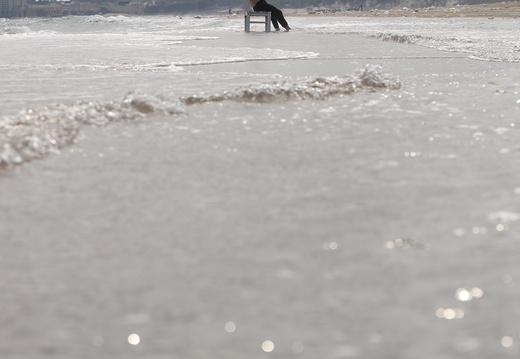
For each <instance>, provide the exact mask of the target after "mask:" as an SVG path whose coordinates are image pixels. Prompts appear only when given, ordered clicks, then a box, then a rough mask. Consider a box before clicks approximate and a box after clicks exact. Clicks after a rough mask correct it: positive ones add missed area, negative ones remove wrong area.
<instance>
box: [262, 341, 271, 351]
mask: <svg viewBox="0 0 520 359" xmlns="http://www.w3.org/2000/svg"><path fill="white" fill-rule="evenodd" d="M262 350H263V351H264V352H266V353H270V352H272V351H273V350H274V343H273V342H272V341H270V340H266V341H265V342H263V343H262Z"/></svg>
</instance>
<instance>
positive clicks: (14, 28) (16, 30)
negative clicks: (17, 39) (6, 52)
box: [0, 26, 32, 36]
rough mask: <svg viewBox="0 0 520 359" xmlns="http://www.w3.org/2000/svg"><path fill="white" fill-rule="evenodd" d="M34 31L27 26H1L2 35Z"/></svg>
mask: <svg viewBox="0 0 520 359" xmlns="http://www.w3.org/2000/svg"><path fill="white" fill-rule="evenodd" d="M30 32H32V31H31V30H30V29H29V28H28V27H27V26H8V27H4V28H0V36H1V35H18V34H27V33H30Z"/></svg>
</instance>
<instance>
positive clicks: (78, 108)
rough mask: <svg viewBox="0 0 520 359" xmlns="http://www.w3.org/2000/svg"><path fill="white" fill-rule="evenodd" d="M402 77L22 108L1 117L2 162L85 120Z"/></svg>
mask: <svg viewBox="0 0 520 359" xmlns="http://www.w3.org/2000/svg"><path fill="white" fill-rule="evenodd" d="M400 87H401V82H400V81H399V80H397V79H395V78H394V77H393V76H392V75H390V74H388V73H386V72H384V71H383V69H382V68H381V67H380V66H373V65H369V66H367V67H365V68H364V69H363V70H361V71H359V72H358V73H356V74H354V75H353V76H343V77H337V76H334V77H320V78H316V79H312V80H307V81H302V82H295V83H291V82H287V81H285V82H281V83H272V84H260V85H250V86H246V87H242V88H238V89H236V90H233V91H229V92H223V93H220V94H216V95H196V96H190V97H181V98H178V97H175V96H169V95H167V94H166V95H152V94H147V93H140V92H131V93H128V94H127V95H126V96H125V97H124V98H123V100H122V101H109V102H77V103H74V104H72V105H65V104H59V105H56V106H53V107H45V108H43V109H40V110H32V109H30V110H24V111H22V112H21V113H20V114H19V115H18V116H14V117H4V118H0V167H8V166H11V165H18V164H22V163H24V162H27V161H30V160H32V159H36V158H40V157H43V156H46V155H48V154H52V153H59V151H60V149H61V148H63V147H65V146H68V145H70V144H72V143H74V141H75V140H76V138H77V135H78V133H79V130H80V127H81V125H91V126H105V125H107V124H109V123H111V122H121V121H133V120H136V119H140V118H143V117H145V116H146V115H149V114H154V113H165V114H179V113H184V112H185V108H186V106H190V105H196V104H202V103H207V102H220V101H226V100H230V101H242V102H259V103H266V102H274V101H286V100H306V99H311V100H314V99H326V98H328V97H331V96H335V95H342V94H351V93H354V92H356V91H360V90H365V91H376V90H381V89H389V90H391V89H398V88H400Z"/></svg>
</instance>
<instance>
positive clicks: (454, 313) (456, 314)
mask: <svg viewBox="0 0 520 359" xmlns="http://www.w3.org/2000/svg"><path fill="white" fill-rule="evenodd" d="M435 315H437V318H440V319H448V320H452V319H462V318H464V311H463V310H462V309H459V308H446V309H445V308H439V309H437V311H436V312H435Z"/></svg>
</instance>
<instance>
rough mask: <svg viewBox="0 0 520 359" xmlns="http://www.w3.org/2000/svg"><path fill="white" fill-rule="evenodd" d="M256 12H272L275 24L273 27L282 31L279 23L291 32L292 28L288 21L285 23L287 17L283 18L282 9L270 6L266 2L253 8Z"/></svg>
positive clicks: (263, 1) (272, 19) (263, 0)
mask: <svg viewBox="0 0 520 359" xmlns="http://www.w3.org/2000/svg"><path fill="white" fill-rule="evenodd" d="M253 10H255V11H270V12H271V22H272V23H273V26H274V28H275V29H276V30H279V29H280V26H279V25H278V23H280V24H281V25H282V26H283V27H284V28H285V29H287V30H289V29H290V27H289V25H288V24H287V21H285V17H284V16H283V13H282V11H281V10H280V9H278V8H277V7H275V6H273V5H271V4H268V3H267V2H266V1H265V0H262V1H260V2H259V3H258V4H256V6H255V7H254V8H253Z"/></svg>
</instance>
